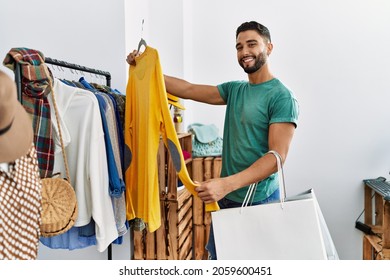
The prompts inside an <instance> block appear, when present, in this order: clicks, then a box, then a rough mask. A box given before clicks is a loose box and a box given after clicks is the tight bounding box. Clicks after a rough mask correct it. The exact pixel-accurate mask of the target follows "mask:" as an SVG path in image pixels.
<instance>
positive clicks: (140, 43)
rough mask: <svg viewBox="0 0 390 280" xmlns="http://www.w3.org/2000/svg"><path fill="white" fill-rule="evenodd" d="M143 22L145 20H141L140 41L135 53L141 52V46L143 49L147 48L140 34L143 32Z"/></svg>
mask: <svg viewBox="0 0 390 280" xmlns="http://www.w3.org/2000/svg"><path fill="white" fill-rule="evenodd" d="M144 22H145V20H144V19H142V26H141V40H140V41H139V43H138V49H137V53H139V51H140V50H141V47H142V46H144V47H145V48H146V47H147V44H146V41H145V40H144V39H143V38H142V33H143V32H144Z"/></svg>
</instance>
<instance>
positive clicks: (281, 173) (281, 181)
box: [267, 150, 286, 203]
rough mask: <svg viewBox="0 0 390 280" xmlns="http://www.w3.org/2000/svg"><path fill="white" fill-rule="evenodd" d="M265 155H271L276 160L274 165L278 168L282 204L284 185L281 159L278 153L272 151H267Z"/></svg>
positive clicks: (284, 195) (284, 191)
mask: <svg viewBox="0 0 390 280" xmlns="http://www.w3.org/2000/svg"><path fill="white" fill-rule="evenodd" d="M267 154H273V155H274V156H275V158H276V164H277V166H278V179H279V193H280V202H281V203H284V200H285V199H286V184H285V181H284V171H283V164H282V157H281V155H280V154H279V153H278V152H276V151H273V150H270V151H268V152H267Z"/></svg>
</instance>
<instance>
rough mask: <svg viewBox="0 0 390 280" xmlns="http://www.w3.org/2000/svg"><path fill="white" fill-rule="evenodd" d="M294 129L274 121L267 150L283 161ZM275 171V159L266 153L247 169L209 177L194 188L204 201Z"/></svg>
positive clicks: (213, 200)
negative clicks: (222, 176)
mask: <svg viewBox="0 0 390 280" xmlns="http://www.w3.org/2000/svg"><path fill="white" fill-rule="evenodd" d="M294 131H295V125H294V124H292V123H274V124H271V125H270V128H269V136H268V142H269V150H274V151H276V152H278V153H279V154H280V155H281V157H282V160H283V162H284V161H285V160H286V157H287V154H288V150H289V147H290V143H291V140H292V138H293V135H294ZM276 171H277V165H276V159H275V156H274V155H272V154H266V155H264V156H263V157H261V158H259V159H258V160H257V161H255V162H254V163H253V164H252V165H251V166H249V167H248V168H247V169H245V170H243V171H241V172H239V173H236V174H234V175H231V176H228V177H225V178H216V179H211V180H208V181H205V182H202V183H201V184H200V186H199V187H197V188H196V189H195V190H196V191H197V192H198V196H199V197H200V198H201V199H202V200H203V202H205V203H211V202H215V201H218V200H220V199H222V198H223V197H224V196H225V195H226V194H228V193H230V192H232V191H234V190H237V189H239V188H242V187H244V186H248V185H250V184H252V183H255V182H259V181H261V180H264V179H265V178H267V177H269V176H270V175H271V174H273V173H275V172H276Z"/></svg>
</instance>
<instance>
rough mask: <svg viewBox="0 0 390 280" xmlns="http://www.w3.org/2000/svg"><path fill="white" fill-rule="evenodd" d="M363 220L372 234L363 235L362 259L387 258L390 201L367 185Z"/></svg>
mask: <svg viewBox="0 0 390 280" xmlns="http://www.w3.org/2000/svg"><path fill="white" fill-rule="evenodd" d="M364 222H365V224H367V225H369V226H370V227H371V229H372V231H373V232H374V234H372V235H368V234H366V235H364V237H363V259H364V260H389V259H390V203H389V201H387V200H385V199H384V198H383V196H381V195H380V194H379V193H377V192H375V191H374V190H373V189H371V188H370V187H369V186H368V185H365V186H364Z"/></svg>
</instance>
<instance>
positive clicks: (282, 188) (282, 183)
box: [241, 150, 286, 210]
mask: <svg viewBox="0 0 390 280" xmlns="http://www.w3.org/2000/svg"><path fill="white" fill-rule="evenodd" d="M266 154H273V155H274V156H275V158H276V165H277V167H278V179H279V194H280V204H281V207H282V208H283V204H284V200H285V198H286V186H285V181H284V172H283V164H282V157H281V156H280V154H279V153H278V152H276V151H273V150H270V151H268V152H267V153H266ZM256 188H257V183H253V184H251V185H250V186H249V188H248V191H247V192H246V195H245V198H244V201H243V202H242V205H241V210H242V208H243V207H247V206H248V204H249V201H250V200H251V198H252V196H253V193H254V191H255V190H256Z"/></svg>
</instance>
